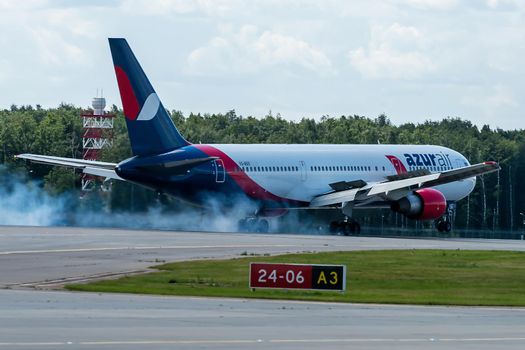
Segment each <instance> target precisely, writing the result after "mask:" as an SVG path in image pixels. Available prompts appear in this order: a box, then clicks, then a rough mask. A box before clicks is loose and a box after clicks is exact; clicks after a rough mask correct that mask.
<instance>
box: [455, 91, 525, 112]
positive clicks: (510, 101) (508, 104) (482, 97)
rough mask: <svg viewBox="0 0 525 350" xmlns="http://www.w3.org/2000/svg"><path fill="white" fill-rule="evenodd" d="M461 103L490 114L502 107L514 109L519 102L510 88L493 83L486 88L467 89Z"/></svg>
mask: <svg viewBox="0 0 525 350" xmlns="http://www.w3.org/2000/svg"><path fill="white" fill-rule="evenodd" d="M461 103H462V104H464V105H466V106H469V107H474V108H477V109H480V110H481V111H483V112H484V113H489V114H491V115H493V114H494V112H496V113H497V112H498V111H501V110H503V109H515V108H517V107H519V103H518V101H517V100H516V97H515V96H514V92H513V91H512V89H511V88H509V87H508V86H504V85H499V84H498V85H494V86H492V87H489V88H488V89H487V88H485V87H474V88H471V89H469V90H468V92H467V94H466V95H465V96H463V97H462V99H461Z"/></svg>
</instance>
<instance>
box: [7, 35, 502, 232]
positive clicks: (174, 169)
mask: <svg viewBox="0 0 525 350" xmlns="http://www.w3.org/2000/svg"><path fill="white" fill-rule="evenodd" d="M109 46H110V50H111V55H112V58H113V64H114V68H115V74H116V78H117V84H118V88H119V91H120V96H121V100H122V106H123V110H124V115H125V118H126V124H127V130H128V134H129V139H130V143H131V148H132V152H133V156H132V157H131V158H129V159H125V160H123V161H121V162H120V163H118V164H117V163H109V162H100V161H91V160H82V159H72V158H63V157H54V156H47V155H36V154H27V153H26V154H20V155H18V156H17V157H18V158H21V159H28V160H30V161H33V162H37V163H43V164H50V165H56V166H65V167H72V168H78V169H81V170H82V172H83V173H86V174H91V175H96V176H100V177H103V178H106V179H116V180H122V181H128V182H131V183H134V184H138V185H141V186H145V187H147V188H149V189H152V190H154V191H157V192H158V193H164V194H168V195H171V196H174V197H177V198H181V199H184V200H187V201H190V202H193V203H201V204H202V203H203V202H204V201H205V198H209V196H217V198H221V199H222V200H224V201H225V203H226V202H227V200H228V198H229V199H231V200H233V201H235V200H236V198H239V196H241V197H242V198H246V199H248V200H249V201H251V202H253V203H255V204H256V208H257V210H256V211H255V212H254V213H247V215H246V217H245V218H240V220H239V230H241V231H256V232H267V231H268V228H269V223H268V220H267V218H268V217H271V216H280V215H284V214H286V213H287V212H288V211H290V210H293V209H325V208H337V209H339V210H341V212H342V214H343V215H342V216H343V217H344V219H343V220H340V221H333V222H331V223H330V225H329V227H330V231H331V232H334V233H342V234H345V235H348V234H352V233H359V231H360V225H359V223H358V222H357V221H356V220H354V219H353V215H352V213H353V211H354V210H358V209H365V208H390V209H391V210H393V211H395V212H397V213H400V214H402V215H404V216H406V217H408V218H410V219H417V220H434V221H435V226H436V228H437V229H438V231H440V232H443V231H446V232H448V231H450V230H451V215H452V213H453V210H454V208H455V203H456V202H457V201H459V200H460V199H462V198H465V197H466V196H468V195H469V194H470V193H471V192H472V190H473V189H474V186H475V183H476V176H480V175H483V174H488V173H491V172H495V171H499V170H500V167H499V165H498V163H497V162H494V161H487V162H483V163H479V164H475V165H471V164H470V163H469V161H468V160H467V159H466V158H465V157H464V156H463V155H462V154H460V153H458V152H456V151H454V150H452V149H450V148H446V147H442V146H433V145H386V144H373V145H364V144H358V145H355V144H354V145H352V144H347V145H339V144H337V145H336V144H192V143H190V142H188V141H187V140H186V139H185V138H184V137H183V136H182V135H181V134H180V132H179V131H178V130H177V128H176V126H175V125H174V123H173V121H172V119H171V118H170V115H169V114H168V112H167V111H166V109H165V108H164V106H163V104H162V102H161V101H160V99H159V97H158V96H157V93H156V92H155V90H154V89H153V86H152V85H151V83H150V81H149V80H148V78H147V77H146V74H145V73H144V71H143V70H142V68H141V66H140V64H139V62H138V60H137V59H136V57H135V55H134V54H133V52H132V50H131V48H130V46H129V45H128V43H127V41H126V40H125V39H123V38H110V39H109Z"/></svg>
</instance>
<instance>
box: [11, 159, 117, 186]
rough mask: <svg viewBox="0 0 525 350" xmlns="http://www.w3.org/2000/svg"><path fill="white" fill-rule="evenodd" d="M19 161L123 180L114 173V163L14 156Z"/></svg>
mask: <svg viewBox="0 0 525 350" xmlns="http://www.w3.org/2000/svg"><path fill="white" fill-rule="evenodd" d="M15 157H16V158H20V159H28V160H30V161H32V162H35V163H39V164H48V165H57V166H64V167H69V168H77V169H82V172H83V173H84V174H90V175H95V176H102V177H105V178H106V179H116V180H124V179H122V178H121V177H120V176H118V175H117V173H115V167H116V166H117V164H116V163H108V162H99V161H95V160H84V159H75V158H64V157H53V156H42V155H39V154H30V153H23V154H19V155H17V156H15Z"/></svg>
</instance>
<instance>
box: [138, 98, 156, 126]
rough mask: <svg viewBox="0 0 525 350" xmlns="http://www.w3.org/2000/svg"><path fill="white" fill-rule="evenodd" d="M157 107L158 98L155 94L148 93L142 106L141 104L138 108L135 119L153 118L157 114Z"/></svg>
mask: <svg viewBox="0 0 525 350" xmlns="http://www.w3.org/2000/svg"><path fill="white" fill-rule="evenodd" d="M159 107H160V100H159V97H158V96H157V94H156V93H152V94H150V95H149V96H148V98H147V99H146V102H144V106H142V109H141V110H140V113H139V115H138V116H137V120H142V121H146V120H151V119H153V118H154V117H155V116H156V115H157V111H158V110H159Z"/></svg>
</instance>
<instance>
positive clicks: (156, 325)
mask: <svg viewBox="0 0 525 350" xmlns="http://www.w3.org/2000/svg"><path fill="white" fill-rule="evenodd" d="M524 345H525V310H524V309H505V308H460V307H421V306H385V305H357V304H327V303H311V302H308V303H304V302H285V301H257V300H239V299H210V298H200V299H199V298H182V297H155V296H140V295H111V294H102V295H99V294H95V293H93V294H88V293H67V292H45V291H39V292H35V291H10V290H2V291H0V349H62V348H64V349H247V348H250V349H305V348H312V349H348V348H352V349H523V347H524Z"/></svg>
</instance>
